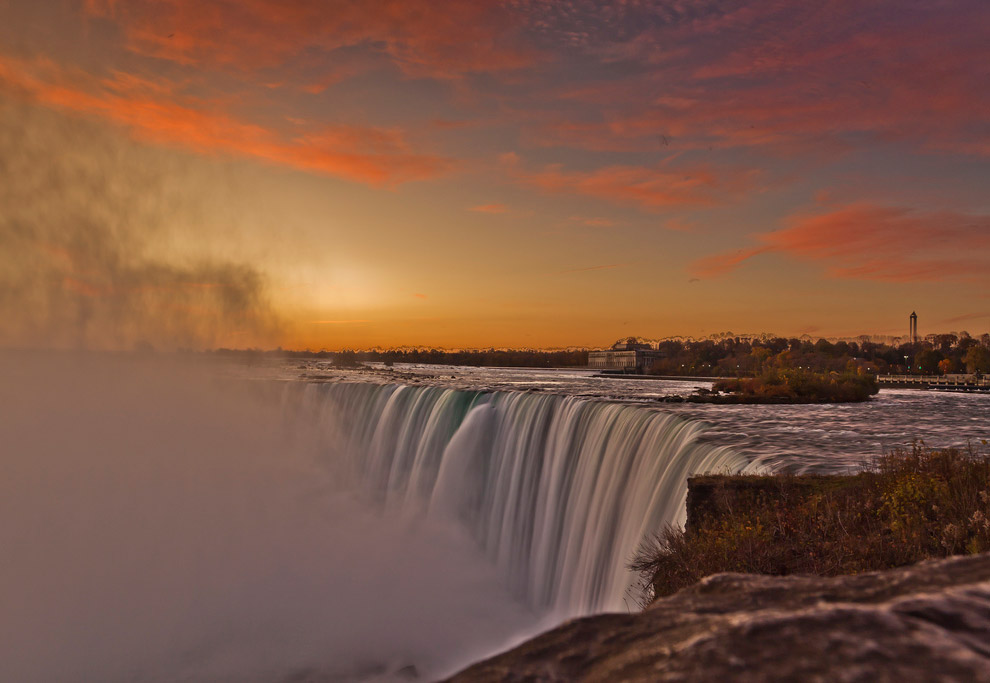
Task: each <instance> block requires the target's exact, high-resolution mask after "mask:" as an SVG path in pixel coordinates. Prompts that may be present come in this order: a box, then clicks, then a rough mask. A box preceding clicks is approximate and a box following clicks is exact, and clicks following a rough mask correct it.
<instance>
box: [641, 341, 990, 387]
mask: <svg viewBox="0 0 990 683" xmlns="http://www.w3.org/2000/svg"><path fill="white" fill-rule="evenodd" d="M657 350H658V351H660V352H661V353H662V354H663V358H661V359H660V360H657V361H656V362H655V363H654V364H653V365H652V367H651V368H650V369H649V373H650V374H654V375H689V376H704V377H737V376H746V377H752V376H755V375H759V374H760V373H762V372H764V371H766V370H768V369H772V368H777V369H785V368H794V369H804V370H811V371H814V372H845V371H847V370H861V371H864V372H869V373H873V374H877V373H879V374H885V373H905V372H906V373H922V374H930V375H934V374H945V373H957V372H971V373H972V372H990V334H984V335H980V336H979V337H972V336H970V335H969V334H968V333H966V332H961V333H959V334H958V335H956V334H939V335H932V336H931V337H930V338H928V339H925V340H921V341H917V342H911V343H907V344H899V345H896V346H895V345H892V344H883V343H878V342H872V341H869V340H868V339H863V340H861V341H859V342H855V341H850V342H846V341H839V342H830V341H828V340H826V339H819V340H818V341H812V340H811V339H807V338H805V339H785V338H784V337H768V338H764V339H747V338H740V337H726V338H724V339H717V340H715V339H705V340H699V341H678V340H668V341H662V342H660V343H659V345H658V348H657Z"/></svg>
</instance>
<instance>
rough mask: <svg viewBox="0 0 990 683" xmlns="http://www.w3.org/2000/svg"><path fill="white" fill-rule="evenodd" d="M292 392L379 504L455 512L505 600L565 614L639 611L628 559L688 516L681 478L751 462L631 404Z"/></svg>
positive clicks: (335, 386) (699, 427) (311, 388)
mask: <svg viewBox="0 0 990 683" xmlns="http://www.w3.org/2000/svg"><path fill="white" fill-rule="evenodd" d="M298 398H299V400H300V401H301V405H298V406H293V407H292V410H294V411H295V410H299V411H301V412H302V415H304V416H306V418H308V419H313V420H316V421H317V422H318V423H319V425H320V427H321V429H322V430H324V433H325V435H326V436H327V439H326V441H325V443H327V444H330V445H331V447H333V448H335V449H337V453H335V454H334V455H333V457H332V459H333V460H334V461H336V462H337V464H338V465H339V464H344V465H345V469H346V471H347V472H348V473H349V475H350V476H353V477H355V478H356V479H357V480H359V481H361V482H362V483H363V485H364V486H366V487H367V488H368V490H370V491H371V492H372V495H374V496H375V497H376V498H377V499H379V501H380V502H381V503H382V504H383V505H385V506H388V507H393V506H398V507H401V508H413V509H423V510H425V512H426V514H429V515H439V516H445V517H452V518H456V519H458V520H460V521H461V522H462V523H463V524H464V525H466V527H467V528H468V529H469V530H470V532H471V534H472V535H473V537H474V538H475V539H476V540H477V542H478V543H479V544H480V546H481V547H482V548H483V549H484V551H485V552H486V554H487V555H488V556H489V558H490V559H491V560H492V561H493V562H494V563H495V564H496V566H497V567H498V568H499V570H500V571H501V572H502V573H503V575H504V576H505V577H506V580H507V582H508V584H509V587H510V589H511V591H512V592H513V594H514V595H516V596H517V597H518V598H520V599H521V600H523V601H525V602H526V603H527V604H529V605H531V606H532V607H534V608H538V609H541V610H549V611H551V612H553V613H555V614H557V615H559V616H560V617H570V616H575V615H582V614H589V613H593V612H599V611H611V610H626V609H632V608H634V607H635V602H634V599H633V598H632V597H631V596H630V595H629V588H630V586H631V584H632V583H633V580H634V577H633V575H632V574H631V573H630V572H629V571H628V570H627V569H626V565H627V564H628V561H629V559H630V557H631V556H632V554H633V553H634V552H635V550H636V548H637V547H638V545H639V543H640V542H641V541H642V540H643V538H644V537H645V536H646V535H648V534H650V533H653V532H656V531H658V530H659V529H661V528H662V527H663V525H664V524H666V523H670V524H683V522H684V515H685V508H684V499H685V495H686V491H687V478H688V477H689V476H690V475H692V474H696V473H702V472H725V473H731V472H738V471H741V470H744V469H745V468H746V467H747V465H748V464H749V463H748V460H747V459H746V458H745V457H744V456H742V455H741V454H739V453H737V452H735V451H733V450H731V449H729V448H726V447H718V446H711V445H708V444H702V443H699V442H698V440H697V437H698V436H699V434H700V433H701V432H702V431H703V430H704V428H705V427H704V425H703V423H701V422H698V421H693V420H688V419H684V418H681V417H678V416H675V415H671V414H667V413H663V412H659V411H656V410H651V409H646V408H643V407H639V406H634V405H624V404H618V403H606V402H601V401H589V400H585V399H580V398H575V397H565V396H554V395H544V394H531V393H514V392H499V393H489V392H471V391H460V390H454V389H444V388H439V387H426V388H424V387H408V386H402V385H371V384H355V383H324V384H307V385H305V387H304V389H303V395H302V396H301V397H298ZM292 402H294V401H292ZM287 409H288V407H287Z"/></svg>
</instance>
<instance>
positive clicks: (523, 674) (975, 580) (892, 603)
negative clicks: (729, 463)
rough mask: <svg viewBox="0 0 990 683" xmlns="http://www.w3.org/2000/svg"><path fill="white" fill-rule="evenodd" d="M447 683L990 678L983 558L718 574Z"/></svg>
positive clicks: (986, 559) (542, 639)
mask: <svg viewBox="0 0 990 683" xmlns="http://www.w3.org/2000/svg"><path fill="white" fill-rule="evenodd" d="M450 680H451V681H458V682H466V681H519V682H522V681H532V682H534V683H535V682H536V681H541V682H551V681H708V680H711V681H767V680H776V681H782V680H787V681H863V682H867V681H870V682H872V681H892V682H894V681H896V682H897V683H905V682H907V681H920V680H924V681H990V554H983V555H976V556H970V557H958V558H950V559H948V560H938V561H930V562H923V563H920V564H917V565H914V566H912V567H905V568H902V569H896V570H891V571H886V572H877V573H871V574H860V575H856V576H842V577H836V578H816V577H768V576H755V575H743V574H718V575H715V576H711V577H708V578H707V579H704V580H703V581H700V582H699V583H697V584H695V585H694V586H692V587H690V588H688V589H685V590H683V591H681V592H680V593H677V594H675V595H672V596H669V597H667V598H664V599H661V600H658V601H656V602H655V603H653V605H651V606H650V607H649V608H648V609H647V610H645V611H644V612H641V613H639V614H607V615H599V616H594V617H587V618H584V619H577V620H574V621H571V622H569V623H566V624H564V625H562V626H560V627H558V628H556V629H554V630H553V631H549V632H547V633H544V634H543V635H540V636H538V637H536V638H534V639H533V640H530V641H529V642H527V643H524V644H523V645H520V646H519V647H517V648H515V649H513V650H510V651H509V652H506V653H504V654H501V655H498V656H496V657H493V658H491V659H489V660H487V661H484V662H481V663H478V664H475V665H474V666H472V667H470V668H468V669H466V670H464V671H462V672H461V673H459V674H457V675H455V676H454V677H453V678H451V679H450Z"/></svg>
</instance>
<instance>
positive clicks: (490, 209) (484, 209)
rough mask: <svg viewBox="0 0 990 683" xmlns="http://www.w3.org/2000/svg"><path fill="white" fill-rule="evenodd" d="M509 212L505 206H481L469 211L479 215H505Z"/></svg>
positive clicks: (473, 207)
mask: <svg viewBox="0 0 990 683" xmlns="http://www.w3.org/2000/svg"><path fill="white" fill-rule="evenodd" d="M508 210H509V209H508V208H507V207H506V206H505V204H479V205H478V206H472V207H471V208H470V209H468V211H477V212H478V213H505V212H506V211H508Z"/></svg>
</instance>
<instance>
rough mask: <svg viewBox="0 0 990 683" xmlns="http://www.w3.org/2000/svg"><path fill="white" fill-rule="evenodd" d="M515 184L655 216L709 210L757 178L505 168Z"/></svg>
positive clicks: (697, 172)
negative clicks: (673, 209) (677, 209)
mask: <svg viewBox="0 0 990 683" xmlns="http://www.w3.org/2000/svg"><path fill="white" fill-rule="evenodd" d="M510 173H511V174H512V175H513V177H515V179H516V180H517V181H519V182H521V183H523V184H525V185H528V186H530V187H534V188H536V189H539V190H542V191H543V192H548V193H564V194H579V195H585V196H588V197H595V198H597V199H602V200H605V201H608V202H613V203H617V204H632V205H636V206H639V207H640V208H643V209H649V210H656V209H661V208H664V207H670V206H712V205H716V204H720V203H722V202H723V201H725V199H726V198H727V197H728V196H732V195H738V194H740V193H741V192H743V191H744V190H746V189H748V188H750V187H751V186H752V183H753V180H754V179H755V176H756V172H755V171H750V170H731V169H715V168H713V167H709V166H689V167H682V168H676V167H667V166H663V165H660V166H656V167H646V166H606V167H604V168H598V169H595V170H592V171H568V170H565V169H564V168H563V166H561V165H559V164H553V165H550V166H546V167H544V168H542V169H540V170H537V171H526V170H523V169H521V168H518V166H517V165H512V166H511V167H510Z"/></svg>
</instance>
